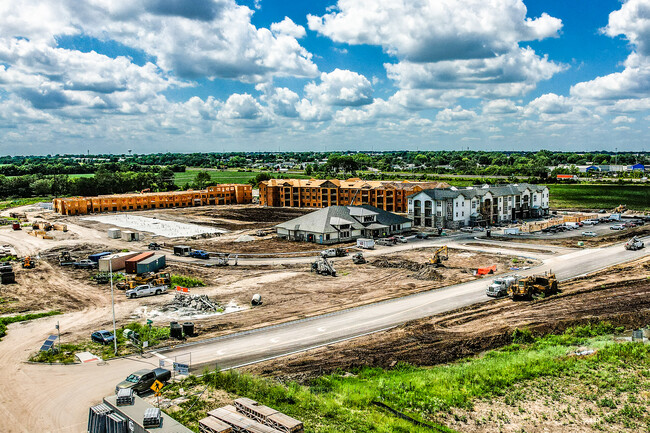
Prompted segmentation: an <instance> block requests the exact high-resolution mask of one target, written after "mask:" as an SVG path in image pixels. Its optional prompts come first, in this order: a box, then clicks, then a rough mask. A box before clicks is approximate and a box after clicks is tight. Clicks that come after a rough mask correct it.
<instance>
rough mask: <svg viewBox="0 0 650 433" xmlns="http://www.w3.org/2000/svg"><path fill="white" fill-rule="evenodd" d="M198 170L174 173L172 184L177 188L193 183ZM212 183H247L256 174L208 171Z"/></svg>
mask: <svg viewBox="0 0 650 433" xmlns="http://www.w3.org/2000/svg"><path fill="white" fill-rule="evenodd" d="M200 171H202V170H200V169H188V170H185V172H183V173H174V183H175V184H176V185H177V186H179V187H181V188H182V187H184V186H185V184H187V183H192V182H194V178H195V177H196V175H197V173H198V172H200ZM208 173H210V177H212V180H213V181H214V183H248V181H249V180H250V179H252V178H254V177H255V176H256V175H257V172H237V171H219V170H208Z"/></svg>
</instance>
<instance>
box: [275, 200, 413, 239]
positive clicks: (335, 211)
mask: <svg viewBox="0 0 650 433" xmlns="http://www.w3.org/2000/svg"><path fill="white" fill-rule="evenodd" d="M359 208H361V209H363V210H365V212H359V211H358V209H359ZM351 209H356V210H357V211H356V212H354V213H361V214H363V215H364V216H367V215H373V214H376V215H377V216H376V221H372V222H368V223H366V224H363V223H361V222H359V220H357V219H356V218H355V217H354V216H352V215H350V210H351ZM368 211H370V212H368ZM341 220H347V221H350V222H351V226H352V228H353V229H357V230H361V229H364V228H369V227H370V226H371V225H372V224H377V223H378V224H382V225H386V226H389V225H393V224H404V223H407V222H410V221H411V220H410V219H408V218H405V217H403V216H400V215H397V214H394V213H392V212H388V211H385V210H383V209H379V208H376V207H374V206H370V205H367V204H366V205H363V206H329V207H325V208H322V209H319V210H316V211H314V212H311V213H308V214H307V215H303V216H300V217H298V218H294V219H292V220H289V221H285V222H283V223H280V224H278V225H276V226H275V227H276V228H283V229H285V230H299V231H304V232H312V233H334V232H336V231H338V230H336V228H335V227H334V226H333V225H332V223H334V225H338V224H340V223H341Z"/></svg>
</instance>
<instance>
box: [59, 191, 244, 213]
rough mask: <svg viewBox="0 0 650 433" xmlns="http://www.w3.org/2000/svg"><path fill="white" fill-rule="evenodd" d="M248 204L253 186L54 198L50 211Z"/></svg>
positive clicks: (116, 210) (129, 209)
mask: <svg viewBox="0 0 650 433" xmlns="http://www.w3.org/2000/svg"><path fill="white" fill-rule="evenodd" d="M252 201H253V187H252V186H251V185H244V184H221V185H217V186H210V187H208V188H206V189H202V190H188V191H168V192H143V193H136V194H113V195H100V196H97V197H69V198H55V199H54V200H53V205H54V210H55V211H56V212H58V213H60V214H62V215H84V214H89V213H102V212H126V211H133V210H145V209H166V208H174V207H193V206H205V205H220V204H221V205H223V204H244V203H251V202H252Z"/></svg>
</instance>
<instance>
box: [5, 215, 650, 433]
mask: <svg viewBox="0 0 650 433" xmlns="http://www.w3.org/2000/svg"><path fill="white" fill-rule="evenodd" d="M12 211H19V212H24V213H25V219H26V220H27V221H25V222H24V224H25V223H27V222H29V223H31V222H33V221H49V222H52V223H59V224H65V225H66V227H67V231H65V232H55V231H53V232H51V233H52V234H51V236H50V237H51V238H52V239H47V238H41V237H37V236H30V235H29V234H28V232H29V229H28V228H26V227H25V228H24V229H23V230H13V229H12V227H11V226H4V227H0V245H4V246H6V247H7V248H10V249H12V250H13V252H14V253H15V255H16V256H17V257H24V256H30V257H33V258H34V260H35V263H36V266H35V267H34V268H33V269H23V268H22V267H21V266H20V265H19V264H18V262H15V264H14V271H15V279H16V284H7V285H0V315H14V314H19V313H28V312H29V313H35V312H45V311H52V310H58V311H60V312H62V313H64V314H63V315H62V316H56V317H53V318H45V319H39V320H35V321H32V322H24V323H18V324H15V325H11V326H10V327H9V333H8V335H7V336H6V337H5V338H4V339H3V340H2V341H0V354H1V355H0V366H3V367H0V369H2V370H3V371H0V373H1V374H2V377H8V376H9V375H11V374H12V372H13V371H16V370H18V371H24V369H30V370H29V371H30V374H32V373H33V372H34V371H35V370H33V369H34V368H37V367H43V366H34V365H31V364H29V365H27V364H24V363H25V361H27V359H28V358H29V357H30V356H31V355H33V354H34V353H36V352H37V351H38V348H39V347H40V345H41V344H42V342H43V340H44V338H46V337H47V336H48V335H49V334H52V333H54V332H55V330H54V324H55V323H57V321H60V322H61V340H62V341H64V342H68V343H70V342H83V341H87V340H89V337H90V334H91V332H93V331H96V330H100V329H109V330H111V329H112V316H111V287H110V284H107V283H101V284H100V283H97V282H95V281H94V280H93V279H92V277H93V276H95V274H96V273H97V270H86V269H75V268H74V267H73V266H65V267H62V266H59V255H60V253H61V252H63V251H68V252H70V255H71V256H72V257H73V258H75V259H76V260H81V259H85V258H87V257H88V256H89V255H91V254H94V253H99V252H104V251H106V252H111V253H117V252H120V251H125V250H128V251H148V245H149V243H151V242H155V243H157V244H159V245H160V246H161V249H160V250H158V251H156V253H161V254H165V255H166V257H167V266H166V268H165V269H164V271H165V272H168V273H170V274H171V275H176V276H183V277H191V278H194V279H198V280H201V281H202V282H203V283H204V286H202V287H192V288H190V289H189V294H190V295H191V296H194V298H192V299H191V300H189V301H188V297H187V295H183V294H180V295H179V294H175V293H173V290H170V292H169V293H166V294H162V295H159V296H149V297H143V298H137V299H127V297H126V296H125V295H124V291H121V290H115V315H116V320H117V326H118V327H119V326H122V325H125V324H127V323H132V322H138V323H140V324H144V323H145V322H146V321H147V320H151V321H153V323H154V324H155V325H159V326H168V325H169V322H172V321H178V322H181V321H183V322H185V321H192V322H193V323H194V324H195V326H196V331H197V332H196V335H194V336H191V337H187V339H186V340H184V341H183V343H198V342H200V341H202V340H207V339H210V338H213V337H222V336H225V335H228V334H233V333H237V332H242V331H249V330H254V329H261V328H264V327H267V326H272V325H279V324H283V323H288V322H292V321H299V320H301V319H306V318H313V317H316V316H320V315H324V314H328V313H337V312H341V311H344V310H350V309H353V308H355V307H361V306H369V305H373V304H375V303H380V302H382V301H388V300H394V299H397V298H402V297H406V296H409V295H418V294H423V293H426V292H430V291H436V290H441V291H442V290H445V289H446V288H448V287H449V286H455V285H462V284H465V283H472V282H480V283H482V281H484V285H485V286H486V287H487V285H488V284H489V283H490V282H491V281H492V280H493V279H494V277H495V276H497V275H501V274H505V273H509V274H512V273H514V272H520V271H531V270H534V269H536V268H538V267H540V266H542V264H543V263H544V262H545V260H547V259H551V258H552V259H555V260H557V259H558V258H560V257H561V256H562V255H564V254H581V251H583V250H582V249H580V248H575V247H574V246H573V244H570V243H561V244H560V243H553V242H549V243H547V244H542V242H531V243H525V244H524V243H522V242H510V241H504V240H490V239H487V238H485V236H484V234H481V235H480V238H479V237H477V235H474V234H471V235H467V234H463V233H450V234H449V236H445V237H437V238H432V239H416V238H415V236H410V237H409V239H408V242H407V243H403V244H397V245H394V246H378V247H376V248H375V249H374V250H369V251H366V250H364V251H363V253H364V256H365V258H366V263H363V264H354V263H353V261H352V260H351V257H352V255H353V254H354V253H355V252H356V251H357V250H356V249H355V247H354V245H352V244H346V245H342V248H343V249H344V250H347V252H348V255H347V256H345V257H336V258H333V259H331V263H332V265H333V266H334V267H335V268H336V274H337V276H336V277H332V276H324V275H318V274H317V273H315V272H312V271H311V263H312V262H313V260H314V259H315V258H316V257H317V256H318V255H319V254H320V251H321V250H323V249H324V248H326V247H324V246H321V245H316V244H312V243H306V242H291V241H286V240H282V239H278V238H276V237H275V236H274V233H273V230H272V227H273V226H274V225H275V224H278V223H280V222H283V221H286V220H288V219H291V218H295V217H297V216H300V215H303V214H305V213H306V212H308V211H307V210H303V209H286V208H262V207H259V206H256V205H235V206H205V207H201V208H193V209H166V210H162V209H161V210H157V211H153V210H150V211H142V212H130V213H128V214H129V216H131V215H133V216H137V217H139V218H122V217H120V219H115V218H114V219H111V218H103V219H102V220H101V221H100V220H98V219H89V218H88V217H87V216H76V217H62V216H60V215H57V214H55V213H53V212H51V211H46V210H44V209H40V208H38V207H35V206H26V207H23V208H20V209H12ZM4 213H8V211H5V212H4ZM120 215H121V214H106V215H103V216H106V217H113V216H120ZM172 223H173V224H172ZM197 227H199V228H200V230H199V229H197ZM116 228H117V229H121V230H132V231H135V232H138V233H140V238H139V240H137V241H130V242H127V241H126V240H122V239H119V238H109V237H108V235H107V232H108V230H109V229H116ZM184 230H187V232H184ZM638 231H639V234H640V235H642V234H644V233H646V232H645V231H644V230H643V228H640V229H639V230H638ZM48 233H49V232H48ZM157 233H158V234H157ZM160 233H174V234H175V235H174V236H173V237H170V236H169V235H168V236H163V235H161V234H160ZM176 235H177V236H176ZM619 238H622V235H621V234H620V233H615V234H605V235H603V236H602V237H601V238H598V239H599V242H600V244H598V245H609V244H612V243H614V242H618V241H620V240H621V239H619ZM594 242H595V241H594ZM174 245H188V246H190V247H192V248H194V249H202V250H206V251H209V252H212V253H224V254H225V255H228V256H230V257H231V259H230V261H229V262H228V265H227V266H217V265H215V262H214V261H213V260H201V259H195V258H190V257H177V256H174V255H173V254H172V252H173V246H174ZM441 246H448V253H447V256H448V257H447V259H446V260H444V261H442V266H440V267H437V266H433V265H432V264H430V261H431V259H432V255H433V254H434V252H435V251H437V250H438V249H439V248H440V247H441ZM233 256H238V260H234V259H233ZM649 260H650V259H648V258H647V257H645V258H643V259H640V260H637V261H634V262H630V263H627V264H625V265H619V266H616V267H615V268H614V269H613V270H608V271H599V272H598V273H596V274H595V275H592V276H589V277H580V278H575V279H573V280H571V282H570V283H568V284H567V285H565V286H563V287H562V292H561V294H559V295H557V296H553V297H550V298H548V299H541V300H537V301H534V302H521V303H513V302H512V301H511V300H509V299H499V300H494V301H487V302H481V303H480V304H477V305H472V306H468V307H465V308H462V309H456V310H454V311H451V312H447V313H442V314H438V315H433V316H432V317H430V318H427V319H421V320H418V321H414V322H409V323H407V324H404V325H401V326H398V327H394V328H392V329H391V330H388V331H383V332H379V333H374V334H372V335H368V336H365V337H361V338H357V339H354V340H350V341H344V342H340V343H336V344H329V345H324V346H323V347H320V348H317V349H314V350H311V351H307V352H303V353H300V354H296V355H291V356H286V357H282V358H278V359H274V360H273V361H267V362H261V363H257V364H254V365H252V366H249V367H247V368H248V369H249V370H250V371H253V372H256V373H260V374H263V375H267V376H275V377H280V378H284V379H292V380H298V381H307V380H309V379H310V378H312V377H314V376H315V375H318V374H322V373H323V372H330V371H334V370H344V371H345V370H347V369H350V368H353V367H357V366H362V365H375V366H381V367H391V366H394V365H395V363H396V362H398V361H404V362H409V363H413V364H418V365H432V364H437V363H442V362H447V361H452V360H455V359H458V358H460V357H463V356H467V355H470V354H475V353H480V352H481V351H483V350H486V349H489V348H492V347H497V346H499V345H502V344H504V343H507V342H508V338H509V335H510V334H511V332H512V329H514V328H515V327H522V326H527V327H529V328H530V329H532V330H533V331H536V332H540V333H542V332H549V331H553V330H561V329H564V328H566V327H567V326H570V325H571V324H574V323H579V322H583V321H586V320H592V319H602V318H612V317H616V319H617V321H618V322H620V323H624V324H629V325H630V326H635V325H636V324H638V323H641V322H643V321H645V323H647V321H648V318H649V317H650V305H648V299H650V297H649V296H648V295H649V294H650V293H648V292H649V291H650V285H649V283H648V281H649V280H648V279H647V278H648V277H649V276H650V261H649ZM479 268H482V269H483V268H491V272H490V273H489V274H488V275H477V270H478V269H479ZM482 284H483V283H482ZM256 294H259V295H261V300H262V302H261V305H256V306H253V305H251V299H252V298H253V296H254V295H256ZM542 307H543V308H542ZM169 344H170V343H169V342H163V343H161V346H165V345H169ZM153 349H154V350H160V349H161V347H154V348H153ZM152 356H153V355H149V358H151V357H152ZM154 361H155V364H154ZM114 362H116V361H111V363H114ZM138 362H148V363H150V364H152V365H157V358H154V359H153V360H150V359H148V358H144V359H143V360H139V361H138ZM120 365H124V364H120ZM52 367H57V366H49V367H48V368H52ZM58 367H59V368H68V367H69V366H58ZM116 368H117V367H116ZM120 368H124V369H127V370H128V369H129V368H131V367H120ZM25 371H26V370H25ZM47 371H48V372H49V371H52V370H49V369H48V370H47ZM57 371H63V370H57ZM88 372H89V370H88ZM25 374H26V373H25ZM63 374H64V373H61V374H59V373H57V374H55V376H56V377H57V378H59V379H60V378H61V376H62V375H63ZM89 374H90V373H89ZM120 374H122V372H121V370H120ZM37 376H38V374H37ZM35 377H36V376H35ZM38 377H40V376H38ZM46 377H49V376H47V375H46ZM86 379H87V380H89V379H88V378H86ZM53 380H55V379H53ZM79 380H82V379H81V377H80V378H79ZM93 380H95V378H94V377H93ZM104 385H105V384H104ZM104 385H102V386H103V388H102V387H99V389H97V390H95V391H94V392H92V391H91V390H88V391H86V392H85V393H84V394H83V396H82V397H84V398H85V397H87V398H89V399H95V400H97V399H101V397H102V396H103V395H102V392H103V393H106V392H107V391H108V392H110V391H112V389H113V387H114V383H110V384H108V385H107V386H104ZM29 386H30V385H26V384H23V385H21V391H20V392H22V393H24V394H25V395H30V392H32V393H36V392H37V389H38V387H40V386H41V385H40V384H32V385H31V386H33V387H34V389H31V390H30V389H25V388H28V387H29ZM10 388H11V385H10V386H9V387H8V388H7V389H5V390H3V391H0V410H3V411H11V413H12V419H13V421H14V422H17V420H18V419H23V418H25V417H29V413H30V411H33V410H34V408H33V407H32V408H30V407H26V408H25V409H23V412H22V413H21V409H18V408H17V407H16V405H18V404H19V402H20V399H18V400H16V402H17V403H15V404H14V403H10V402H11V401H13V400H12V398H14V394H12V392H11V390H10ZM50 398H53V397H52V395H50ZM56 401H57V400H56V399H53V400H52V404H54V402H56ZM86 403H91V402H84V405H83V408H76V409H75V411H72V412H71V413H70V415H69V416H70V417H73V416H77V417H78V416H81V415H79V414H82V413H83V412H84V411H85V412H87V407H88V404H86ZM12 404H13V406H12ZM43 404H45V403H43ZM81 409H83V410H81ZM66 416H67V415H65V414H62V415H59V417H62V418H61V419H60V420H58V421H57V422H59V424H60V425H61V426H68V425H69V424H66V423H68V422H69V420H68V419H67V418H65V417H66ZM57 419H58V418H57ZM10 421H11V420H10ZM82 421H83V420H82ZM6 431H9V432H13V431H16V432H18V431H29V430H22V429H20V428H18V427H15V428H8V429H7V430H6ZM55 431H66V432H67V431H70V432H76V431H82V429H76V428H75V427H66V428H61V429H60V430H55Z"/></svg>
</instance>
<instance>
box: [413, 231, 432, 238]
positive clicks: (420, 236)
mask: <svg viewBox="0 0 650 433" xmlns="http://www.w3.org/2000/svg"><path fill="white" fill-rule="evenodd" d="M415 237H416V238H418V239H429V233H422V232H420V233H417V234H416V235H415Z"/></svg>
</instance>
